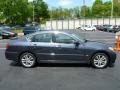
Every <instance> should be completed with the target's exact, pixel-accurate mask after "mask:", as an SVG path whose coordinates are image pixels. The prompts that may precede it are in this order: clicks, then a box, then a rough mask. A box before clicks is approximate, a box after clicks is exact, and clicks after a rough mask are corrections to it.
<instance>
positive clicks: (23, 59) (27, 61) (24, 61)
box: [20, 52, 36, 68]
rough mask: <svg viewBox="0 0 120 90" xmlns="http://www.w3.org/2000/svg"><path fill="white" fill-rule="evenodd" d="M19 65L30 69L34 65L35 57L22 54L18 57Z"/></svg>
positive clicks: (29, 54) (30, 54)
mask: <svg viewBox="0 0 120 90" xmlns="http://www.w3.org/2000/svg"><path fill="white" fill-rule="evenodd" d="M20 63H21V65H22V66H23V67H25V68H32V67H34V66H35V65H36V57H35V56H34V55H33V54H32V53H28V52H26V53H23V54H22V55H21V56H20Z"/></svg>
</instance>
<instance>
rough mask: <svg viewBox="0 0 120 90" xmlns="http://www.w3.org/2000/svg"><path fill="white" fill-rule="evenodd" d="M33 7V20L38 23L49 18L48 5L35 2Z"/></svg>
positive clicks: (40, 1)
mask: <svg viewBox="0 0 120 90" xmlns="http://www.w3.org/2000/svg"><path fill="white" fill-rule="evenodd" d="M33 4H34V6H35V20H36V21H37V22H40V20H41V19H46V18H49V10H48V5H47V4H46V3H45V2H44V1H43V0H36V1H35V2H34V3H33Z"/></svg>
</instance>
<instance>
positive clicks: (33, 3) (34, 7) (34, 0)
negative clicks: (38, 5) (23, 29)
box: [33, 0, 35, 22]
mask: <svg viewBox="0 0 120 90" xmlns="http://www.w3.org/2000/svg"><path fill="white" fill-rule="evenodd" d="M33 22H35V0H33Z"/></svg>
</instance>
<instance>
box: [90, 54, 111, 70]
mask: <svg viewBox="0 0 120 90" xmlns="http://www.w3.org/2000/svg"><path fill="white" fill-rule="evenodd" d="M97 55H104V56H105V57H106V59H107V62H106V65H104V66H103V67H97V66H96V65H95V64H94V58H95V57H96V56H97ZM108 63H109V58H108V56H107V55H106V54H104V53H96V54H95V55H93V57H92V59H91V64H92V66H93V67H95V68H97V69H104V68H106V67H107V66H108Z"/></svg>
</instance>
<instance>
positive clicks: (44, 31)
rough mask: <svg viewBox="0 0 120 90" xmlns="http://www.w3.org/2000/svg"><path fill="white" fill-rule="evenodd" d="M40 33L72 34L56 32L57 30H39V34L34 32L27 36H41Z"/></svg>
mask: <svg viewBox="0 0 120 90" xmlns="http://www.w3.org/2000/svg"><path fill="white" fill-rule="evenodd" d="M42 33H63V34H73V33H72V32H69V31H58V30H41V31H39V32H35V33H32V34H29V35H35V34H42Z"/></svg>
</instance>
